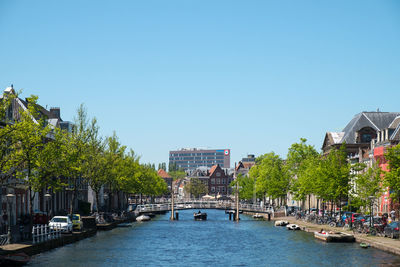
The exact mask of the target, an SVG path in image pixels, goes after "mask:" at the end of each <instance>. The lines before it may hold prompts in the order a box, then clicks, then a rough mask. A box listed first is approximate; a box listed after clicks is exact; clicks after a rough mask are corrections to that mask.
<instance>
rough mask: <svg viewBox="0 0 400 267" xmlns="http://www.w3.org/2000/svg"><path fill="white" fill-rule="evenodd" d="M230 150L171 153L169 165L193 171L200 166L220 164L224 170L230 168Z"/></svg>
mask: <svg viewBox="0 0 400 267" xmlns="http://www.w3.org/2000/svg"><path fill="white" fill-rule="evenodd" d="M230 163H231V151H230V149H200V148H182V149H180V150H175V151H170V152H169V164H176V166H177V167H178V168H182V169H184V170H193V169H196V168H198V167H200V166H206V167H210V168H211V167H212V166H213V165H216V164H219V165H220V166H221V167H222V168H230Z"/></svg>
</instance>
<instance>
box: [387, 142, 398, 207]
mask: <svg viewBox="0 0 400 267" xmlns="http://www.w3.org/2000/svg"><path fill="white" fill-rule="evenodd" d="M385 158H386V159H387V160H388V162H389V171H388V172H386V173H385V185H386V186H387V187H389V188H390V198H391V199H392V200H393V202H394V203H400V144H398V145H397V146H394V147H392V148H388V149H387V152H386V154H385Z"/></svg>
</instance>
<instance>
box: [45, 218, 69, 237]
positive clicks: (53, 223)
mask: <svg viewBox="0 0 400 267" xmlns="http://www.w3.org/2000/svg"><path fill="white" fill-rule="evenodd" d="M49 226H50V229H55V230H61V231H62V232H68V233H71V232H72V227H73V224H72V221H71V219H70V218H69V217H68V216H54V217H53V219H51V220H50V223H49Z"/></svg>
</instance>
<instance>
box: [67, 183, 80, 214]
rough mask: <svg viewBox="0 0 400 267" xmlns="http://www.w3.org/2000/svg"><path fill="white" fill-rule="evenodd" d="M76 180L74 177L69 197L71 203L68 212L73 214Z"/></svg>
mask: <svg viewBox="0 0 400 267" xmlns="http://www.w3.org/2000/svg"><path fill="white" fill-rule="evenodd" d="M77 180H78V179H74V189H73V190H72V199H71V205H70V207H69V214H74V206H75V201H76V191H77Z"/></svg>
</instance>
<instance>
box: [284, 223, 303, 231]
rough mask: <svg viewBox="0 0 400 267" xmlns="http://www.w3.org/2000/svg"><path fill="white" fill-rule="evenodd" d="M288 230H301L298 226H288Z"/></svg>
mask: <svg viewBox="0 0 400 267" xmlns="http://www.w3.org/2000/svg"><path fill="white" fill-rule="evenodd" d="M286 228H287V229H288V230H300V226H298V225H297V224H288V225H286Z"/></svg>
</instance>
